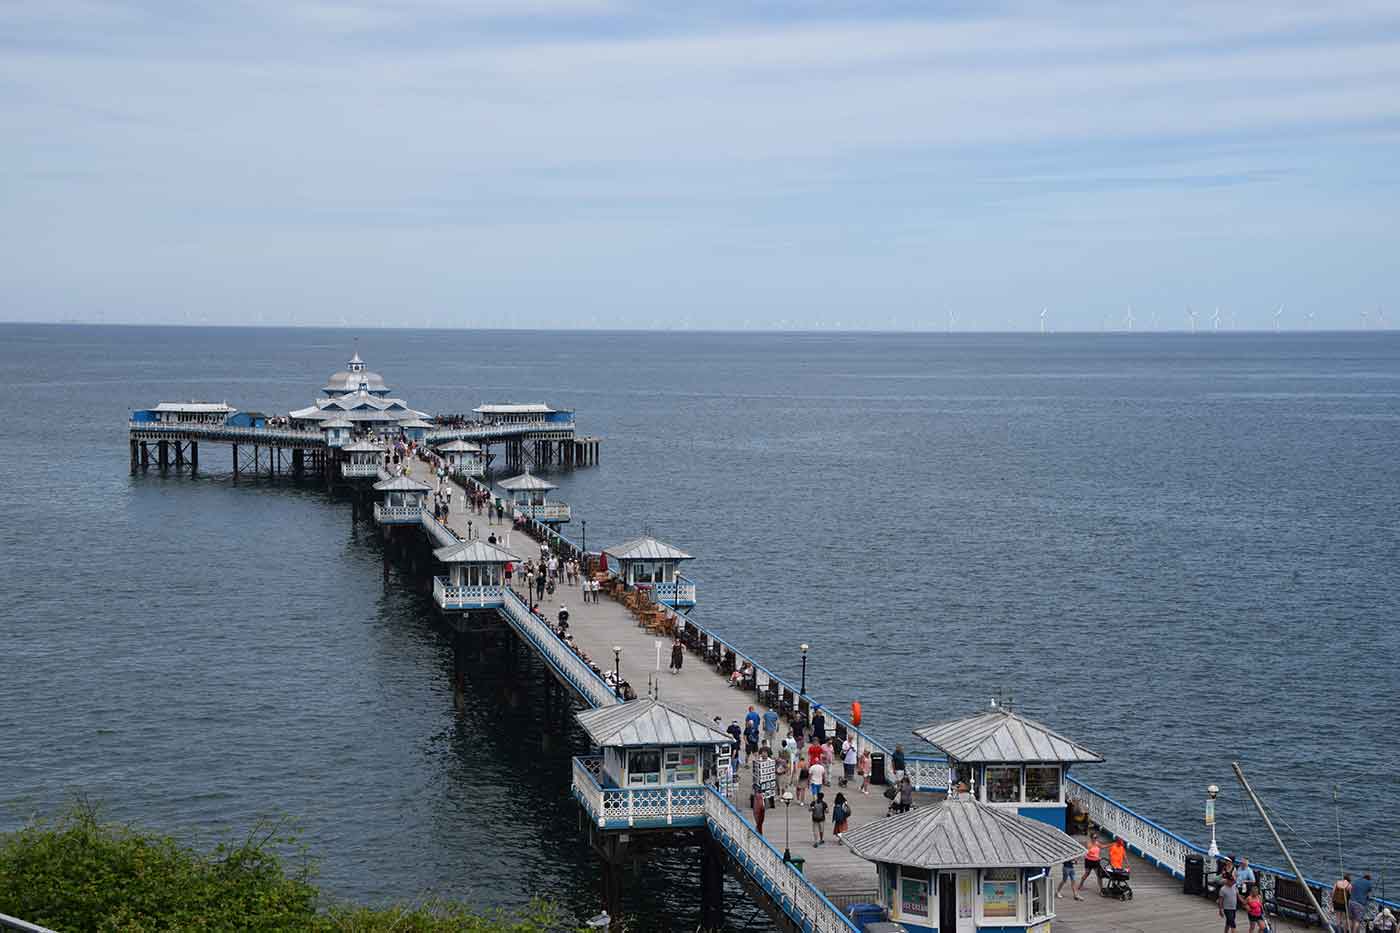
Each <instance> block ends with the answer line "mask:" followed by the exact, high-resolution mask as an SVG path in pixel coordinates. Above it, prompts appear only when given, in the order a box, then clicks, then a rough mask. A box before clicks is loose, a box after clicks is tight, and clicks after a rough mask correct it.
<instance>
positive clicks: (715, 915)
mask: <svg viewBox="0 0 1400 933" xmlns="http://www.w3.org/2000/svg"><path fill="white" fill-rule="evenodd" d="M723 926H724V850H723V849H721V848H720V845H719V843H718V842H716V841H715V840H714V838H713V837H711V836H710V835H709V834H708V833H707V834H706V835H705V842H704V844H703V845H702V846H701V850H700V929H701V930H703V931H705V933H710V931H715V930H719V929H721V928H722V927H723Z"/></svg>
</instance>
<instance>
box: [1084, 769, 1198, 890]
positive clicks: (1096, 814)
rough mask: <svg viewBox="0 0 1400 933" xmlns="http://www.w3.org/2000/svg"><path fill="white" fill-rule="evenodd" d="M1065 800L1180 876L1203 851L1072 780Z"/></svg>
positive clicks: (1109, 798) (1144, 854)
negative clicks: (1188, 858) (1190, 858)
mask: <svg viewBox="0 0 1400 933" xmlns="http://www.w3.org/2000/svg"><path fill="white" fill-rule="evenodd" d="M1065 797H1066V798H1067V799H1069V800H1073V801H1074V802H1075V803H1076V804H1077V805H1078V806H1079V807H1081V808H1082V809H1083V810H1084V811H1085V812H1087V813H1088V814H1089V819H1090V820H1092V821H1093V822H1094V823H1096V824H1098V825H1099V826H1101V827H1103V828H1104V829H1105V830H1107V831H1108V832H1110V833H1113V834H1114V835H1115V836H1120V837H1122V839H1123V841H1124V842H1126V843H1128V844H1129V845H1130V846H1132V847H1133V848H1134V849H1136V850H1137V851H1139V852H1141V853H1142V854H1143V856H1144V857H1146V858H1149V859H1151V860H1153V861H1154V862H1156V863H1157V864H1158V865H1160V866H1161V867H1162V868H1165V869H1166V870H1167V871H1170V872H1172V873H1173V874H1175V875H1177V876H1178V877H1180V876H1182V875H1184V874H1185V873H1186V856H1187V854H1188V853H1192V854H1194V853H1196V852H1198V851H1199V849H1198V848H1197V847H1196V846H1195V845H1192V844H1191V843H1190V842H1188V841H1187V840H1185V839H1183V838H1182V837H1180V836H1178V835H1177V834H1176V833H1174V832H1172V831H1170V830H1168V829H1166V828H1165V827H1163V826H1159V825H1158V824H1156V823H1154V822H1152V821H1151V820H1149V819H1146V818H1144V817H1141V816H1138V815H1137V814H1136V813H1134V812H1133V811H1132V810H1129V809H1128V808H1127V807H1125V806H1123V805H1122V804H1120V803H1119V802H1118V801H1116V800H1114V799H1112V798H1111V797H1108V796H1106V795H1104V794H1101V793H1099V792H1098V791H1096V790H1094V789H1093V788H1092V787H1088V786H1087V785H1085V784H1082V783H1081V782H1079V781H1077V780H1075V779H1074V778H1072V777H1067V778H1066V780H1065Z"/></svg>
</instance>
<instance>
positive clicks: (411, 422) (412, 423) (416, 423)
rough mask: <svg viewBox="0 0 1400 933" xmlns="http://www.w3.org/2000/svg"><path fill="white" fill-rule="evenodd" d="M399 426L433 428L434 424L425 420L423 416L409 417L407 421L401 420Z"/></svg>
mask: <svg viewBox="0 0 1400 933" xmlns="http://www.w3.org/2000/svg"><path fill="white" fill-rule="evenodd" d="M399 427H401V428H431V427H432V425H431V424H428V422H426V421H424V420H423V419H422V418H410V419H408V420H407V421H400V422H399Z"/></svg>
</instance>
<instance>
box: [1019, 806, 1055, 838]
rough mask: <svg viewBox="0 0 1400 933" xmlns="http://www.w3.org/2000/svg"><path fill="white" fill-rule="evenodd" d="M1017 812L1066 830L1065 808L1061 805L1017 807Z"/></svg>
mask: <svg viewBox="0 0 1400 933" xmlns="http://www.w3.org/2000/svg"><path fill="white" fill-rule="evenodd" d="M1016 812H1017V813H1018V814H1019V815H1021V816H1024V817H1027V818H1029V819H1032V820H1039V821H1040V822H1042V823H1048V824H1049V825H1051V826H1053V827H1055V828H1056V829H1058V830H1059V831H1060V832H1064V831H1065V808H1064V807H1063V806H1059V807H1017V808H1016Z"/></svg>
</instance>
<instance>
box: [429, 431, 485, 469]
mask: <svg viewBox="0 0 1400 933" xmlns="http://www.w3.org/2000/svg"><path fill="white" fill-rule="evenodd" d="M434 449H435V450H437V452H438V453H439V454H440V455H441V456H442V462H443V463H444V464H446V466H447V472H449V473H460V474H462V475H464V476H480V475H481V474H482V473H484V472H486V464H485V462H484V458H483V457H482V454H481V448H480V447H478V446H476V445H475V444H473V443H472V442H471V441H463V440H455V441H448V442H447V443H445V444H438V445H437V447H436V448H434Z"/></svg>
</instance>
